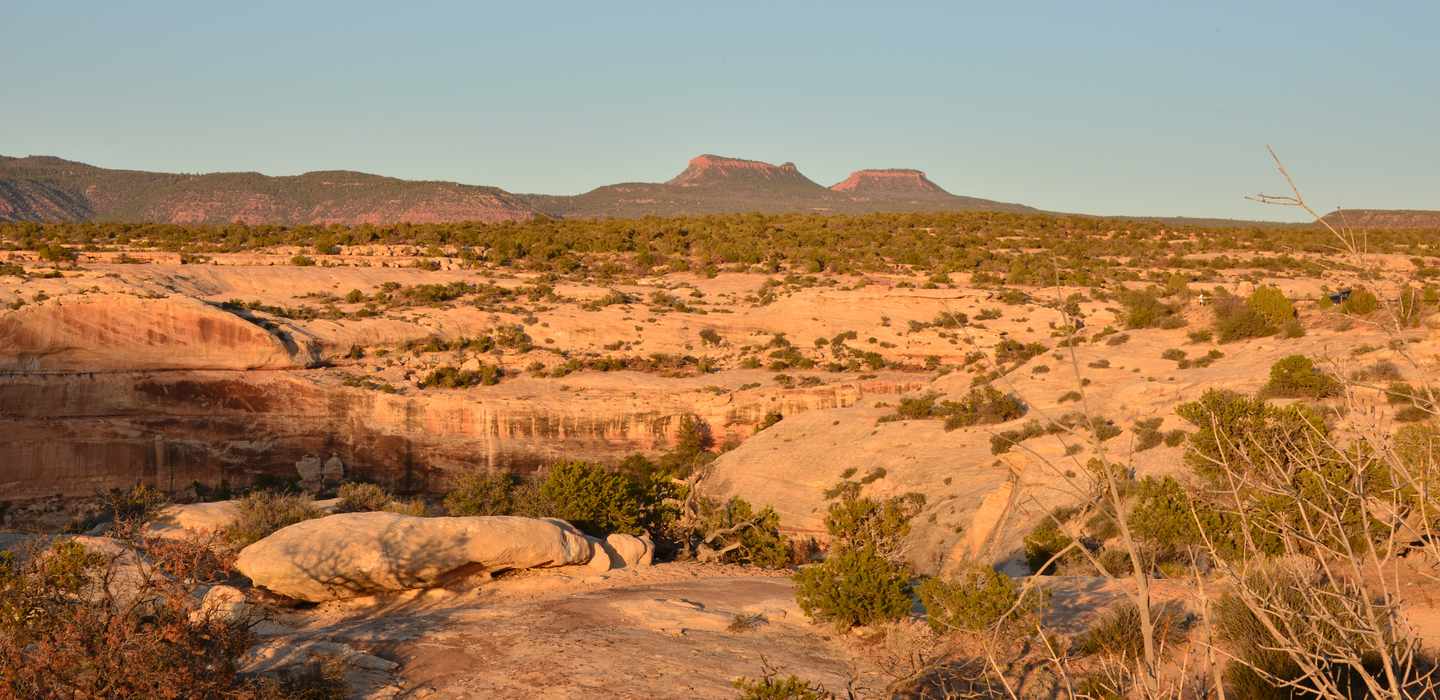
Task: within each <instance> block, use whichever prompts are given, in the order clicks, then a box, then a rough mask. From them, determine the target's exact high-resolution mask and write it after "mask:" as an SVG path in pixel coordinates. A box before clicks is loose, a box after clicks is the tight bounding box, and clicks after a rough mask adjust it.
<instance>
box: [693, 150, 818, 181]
mask: <svg viewBox="0 0 1440 700" xmlns="http://www.w3.org/2000/svg"><path fill="white" fill-rule="evenodd" d="M737 181H770V182H785V181H790V182H799V183H804V184H810V185H815V183H813V182H811V181H810V179H809V178H807V177H805V176H804V175H801V174H800V169H799V168H797V167H795V164H794V163H789V162H786V163H781V164H780V165H771V164H769V163H765V162H763V161H758V160H745V159H743V158H727V157H725V156H716V155H710V154H705V155H700V156H695V157H694V158H691V159H690V163H689V164H688V165H687V166H686V167H685V170H684V171H683V172H681V173H680V174H679V175H676V176H675V177H673V178H671V179H670V181H669V182H667V183H665V184H667V185H677V186H680V187H697V186H701V185H709V184H718V183H724V182H737ZM815 187H816V188H819V187H820V186H819V185H815Z"/></svg>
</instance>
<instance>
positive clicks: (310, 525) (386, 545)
mask: <svg viewBox="0 0 1440 700" xmlns="http://www.w3.org/2000/svg"><path fill="white" fill-rule="evenodd" d="M594 552H595V548H594V546H593V545H591V543H590V542H589V541H587V540H586V538H585V536H584V535H583V534H580V533H579V532H578V531H577V530H574V529H573V528H569V529H567V528H565V527H561V526H560V525H557V524H556V523H554V522H550V521H546V520H539V519H534V518H519V517H512V516H472V517H458V518H457V517H439V518H421V517H414V516H408V515H399V514H396V513H381V512H375V513H342V514H339V515H332V516H328V517H324V518H317V519H314V520H307V521H305V522H302V523H297V524H295V525H291V526H289V527H286V528H283V529H281V530H280V531H278V532H276V533H274V534H272V535H270V536H269V537H266V538H265V539H262V540H260V541H259V542H256V543H255V544H252V545H250V546H249V547H246V548H245V549H244V550H242V551H241V552H240V556H239V557H238V558H237V559H236V562H235V565H236V568H237V569H239V570H240V572H241V573H243V574H245V575H246V576H248V577H250V580H251V581H253V582H254V583H255V585H257V586H260V587H263V588H266V589H268V590H270V591H272V592H274V593H278V594H280V595H284V596H289V597H291V598H296V599H299V600H307V601H314V602H318V601H323V600H332V599H336V598H346V597H354V596H359V595H366V594H372V593H379V592H384V591H398V590H405V589H410V588H424V587H427V586H430V585H434V584H436V583H437V582H440V581H442V580H444V579H445V578H446V577H447V576H448V575H452V574H457V573H462V572H472V571H473V572H477V573H478V572H481V571H485V572H493V571H500V570H506V569H528V568H538V567H550V566H566V565H574V564H585V563H587V562H589V561H590V560H591V557H592V556H593V555H594Z"/></svg>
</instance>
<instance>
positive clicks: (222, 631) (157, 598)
mask: <svg viewBox="0 0 1440 700" xmlns="http://www.w3.org/2000/svg"><path fill="white" fill-rule="evenodd" d="M142 573H143V574H144V575H143V576H142V577H141V578H140V580H139V582H138V583H134V582H132V583H129V584H127V587H128V586H134V587H135V588H134V589H132V590H124V591H122V590H120V586H119V584H118V579H117V578H116V576H115V569H114V562H113V561H112V560H111V559H110V558H109V557H106V556H103V555H100V554H97V553H94V552H90V551H88V550H86V548H85V547H84V546H82V545H80V544H79V543H76V542H74V541H67V542H61V543H59V544H56V545H54V546H53V547H51V548H50V549H49V550H48V551H44V552H41V551H32V552H30V556H28V557H17V556H15V555H14V554H12V553H5V554H4V555H0V696H3V697H15V698H61V697H63V698H157V699H161V700H169V699H175V700H179V699H180V698H186V699H188V698H279V697H285V696H283V695H279V694H271V693H268V692H267V691H266V689H265V688H264V687H263V684H260V683H258V682H255V681H253V680H250V679H246V678H244V677H242V676H241V675H240V674H239V670H238V659H239V658H240V656H241V655H242V654H243V653H244V652H245V651H246V650H247V649H248V648H249V647H250V645H251V643H252V641H253V635H252V634H251V632H250V629H249V623H248V622H245V621H233V620H226V619H221V618H219V617H216V616H213V615H211V614H208V613H207V612H205V611H200V610H197V607H198V602H197V598H196V596H195V595H194V593H193V589H192V586H191V585H190V584H187V583H185V582H182V581H177V580H174V579H170V578H167V577H164V576H158V575H154V573H155V572H153V571H144V572H142Z"/></svg>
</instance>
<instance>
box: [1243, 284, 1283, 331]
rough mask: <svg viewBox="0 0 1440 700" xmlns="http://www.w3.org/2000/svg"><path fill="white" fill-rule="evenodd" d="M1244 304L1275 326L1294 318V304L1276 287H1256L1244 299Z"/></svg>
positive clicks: (1280, 325)
mask: <svg viewBox="0 0 1440 700" xmlns="http://www.w3.org/2000/svg"><path fill="white" fill-rule="evenodd" d="M1245 305H1246V306H1248V307H1249V308H1250V310H1251V311H1254V312H1256V313H1258V314H1260V315H1261V316H1264V317H1265V320H1266V321H1268V322H1269V324H1270V325H1272V326H1275V327H1277V328H1278V327H1282V326H1284V325H1285V324H1286V323H1289V322H1290V321H1293V320H1295V305H1294V304H1292V303H1290V300H1289V299H1288V298H1286V296H1285V293H1284V292H1282V291H1280V289H1279V288H1278V287H1272V286H1264V287H1257V288H1256V289H1255V291H1253V292H1251V293H1250V298H1248V299H1246V300H1245Z"/></svg>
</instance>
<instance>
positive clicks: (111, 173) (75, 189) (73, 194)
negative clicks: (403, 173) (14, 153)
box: [0, 156, 535, 224]
mask: <svg viewBox="0 0 1440 700" xmlns="http://www.w3.org/2000/svg"><path fill="white" fill-rule="evenodd" d="M534 214H535V211H534V209H533V208H531V207H530V206H529V205H527V204H526V203H525V202H524V201H522V200H521V199H520V198H518V197H516V196H515V195H512V194H510V193H509V192H506V191H504V190H501V189H498V188H495V187H478V186H474V185H461V184H457V183H453V182H418V181H410V180H398V179H395V178H389V177H381V176H378V175H369V174H366V173H357V172H349V171H329V172H313V173H305V174H304V175H295V176H285V177H268V176H265V175H261V174H259V173H211V174H207V175H180V174H171V173H152V172H141V171H135V170H109V169H105V168H97V167H94V166H90V165H85V164H84V163H75V162H71V161H66V160H61V159H59V158H50V157H45V156H32V157H29V158H4V157H0V221H85V220H100V221H127V222H136V221H153V222H164V223H230V222H235V221H241V222H245V223H257V224H258V223H268V224H331V223H345V224H361V223H388V222H398V221H406V222H414V223H428V222H445V221H512V220H517V219H528V218H531V217H532V216H534Z"/></svg>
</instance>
